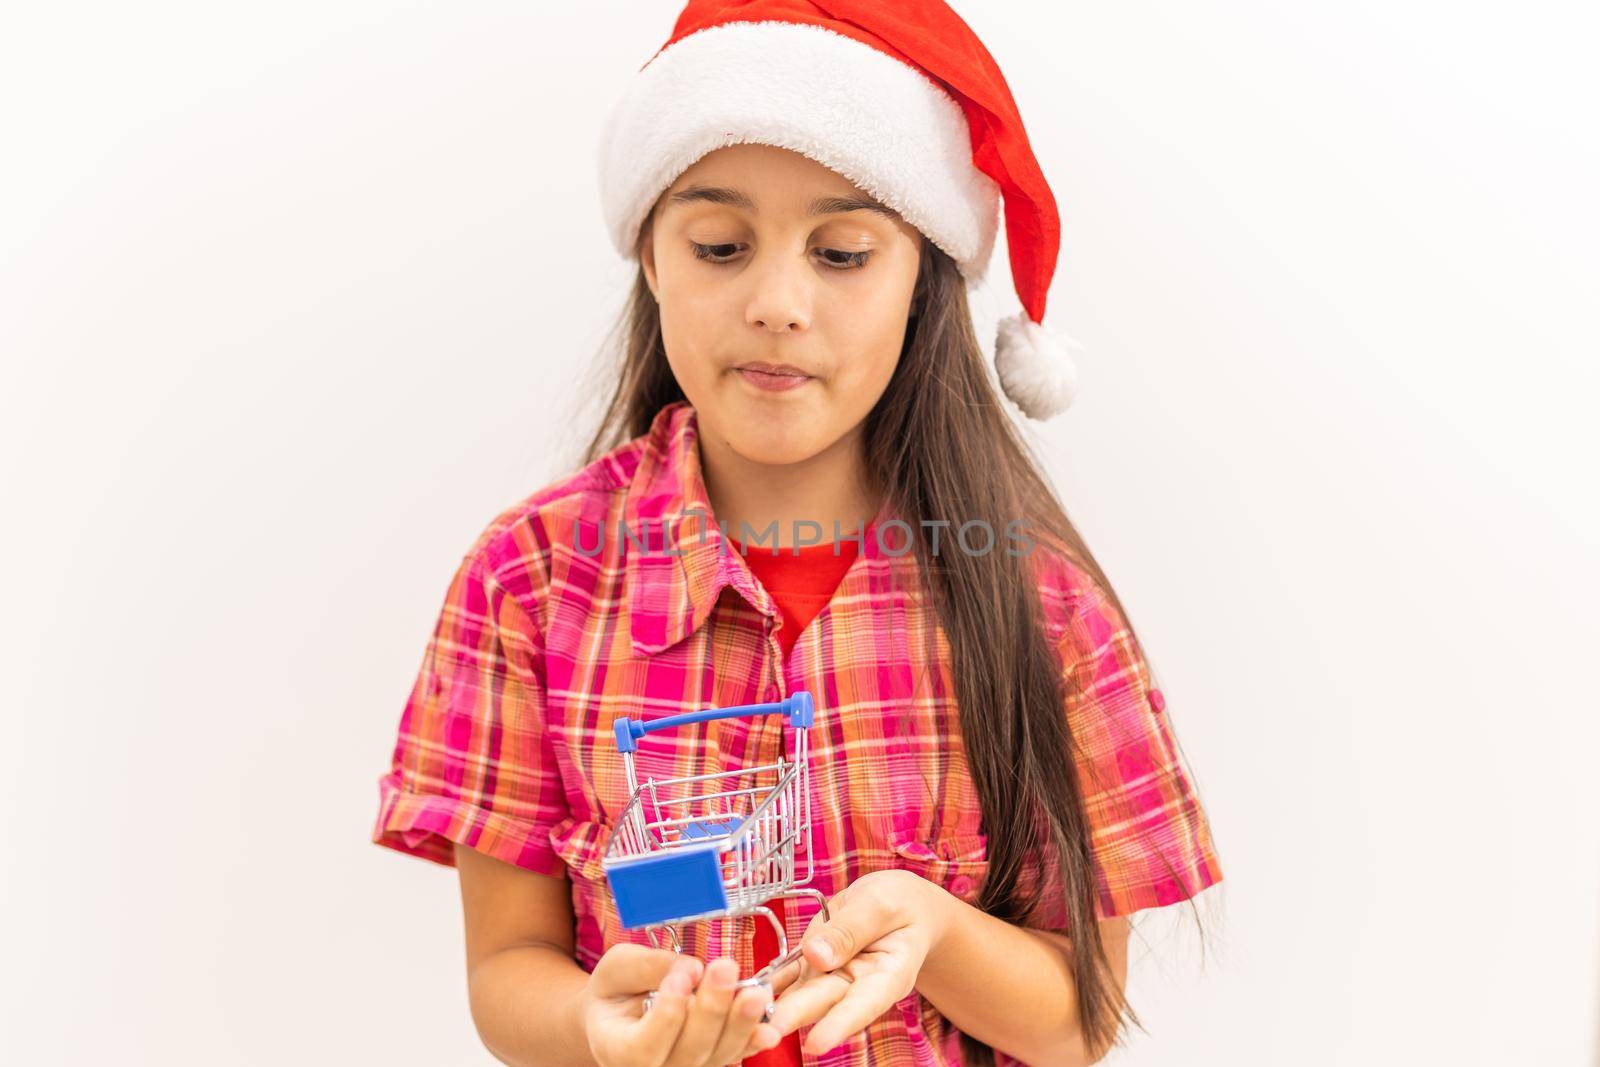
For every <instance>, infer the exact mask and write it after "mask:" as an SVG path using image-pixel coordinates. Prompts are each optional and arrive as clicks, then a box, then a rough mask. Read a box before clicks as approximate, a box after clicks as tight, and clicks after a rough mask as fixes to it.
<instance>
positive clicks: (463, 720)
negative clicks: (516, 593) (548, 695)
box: [372, 553, 567, 875]
mask: <svg viewBox="0 0 1600 1067" xmlns="http://www.w3.org/2000/svg"><path fill="white" fill-rule="evenodd" d="M544 694H545V691H544V665H543V638H542V636H541V635H540V634H539V632H538V629H537V627H536V626H535V623H534V621H533V619H532V618H531V617H530V615H529V613H528V611H527V610H525V609H524V607H523V606H522V605H521V604H519V603H518V601H517V600H516V599H515V598H514V597H513V596H511V595H510V594H508V593H507V592H506V591H505V590H504V589H502V588H501V587H500V586H499V585H497V584H496V583H495V581H494V579H493V576H492V574H490V573H489V571H488V569H487V568H486V566H485V564H484V561H483V559H482V556H481V555H479V554H476V553H474V554H472V555H469V556H467V557H466V558H465V559H463V560H462V562H461V565H460V566H459V567H458V568H457V570H456V573H455V576H454V577H453V578H452V580H451V582H450V588H449V591H448V593H447V594H446V596H445V602H444V606H443V608H442V609H441V611H440V613H439V618H438V621H437V623H436V624H435V626H434V630H433V635H432V637H431V638H430V640H429V641H428V644H427V648H426V651H425V652H424V654H423V659H422V666H421V668H420V670H419V671H418V672H417V677H416V680H415V682H414V683H413V685H412V689H411V695H410V697H409V698H408V699H407V701H406V704H405V708H404V710H403V712H402V713H401V716H400V728H399V735H398V738H397V739H396V742H395V747H394V755H393V758H392V761H391V765H390V769H389V772H388V773H387V774H385V775H384V776H383V777H382V778H380V779H379V783H378V785H379V798H380V799H379V808H378V818H377V822H376V824H375V825H374V827H373V830H372V840H373V841H374V842H376V843H377V844H380V845H383V846H385V847H387V848H392V849H395V850H396V851H399V852H404V853H408V854H410V855H413V856H420V857H422V858H424V859H428V860H432V861H434V862H436V863H441V864H444V865H445V866H454V865H455V856H454V845H455V844H457V843H459V844H462V845H466V846H468V847H470V848H474V849H476V850H478V851H480V852H484V853H487V854H488V855H490V856H493V857H495V858H496V859H500V860H504V861H505V862H507V863H512V864H515V865H517V866H519V867H524V868H527V869H528V870H531V871H536V872H538V873H540V874H549V875H557V874H561V873H563V872H564V870H565V867H564V865H563V863H562V861H561V858H560V857H559V856H558V855H557V854H556V852H555V850H554V849H553V848H552V846H551V843H550V830H551V828H552V827H553V826H554V825H555V824H556V823H558V822H560V821H561V820H562V819H563V818H565V817H566V815H567V805H566V801H565V793H564V791H563V788H562V783H561V778H560V774H559V771H558V769H557V764H556V759H555V754H554V752H553V751H552V747H551V742H550V731H549V730H548V724H547V723H546V720H545V695H544Z"/></svg>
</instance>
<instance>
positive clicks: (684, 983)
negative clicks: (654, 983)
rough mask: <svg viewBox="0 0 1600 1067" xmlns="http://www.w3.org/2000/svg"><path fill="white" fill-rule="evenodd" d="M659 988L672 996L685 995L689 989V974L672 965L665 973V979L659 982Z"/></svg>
mask: <svg viewBox="0 0 1600 1067" xmlns="http://www.w3.org/2000/svg"><path fill="white" fill-rule="evenodd" d="M661 988H662V989H663V990H665V991H666V992H668V993H671V994H672V995H673V996H677V997H682V996H687V995H688V993H689V989H690V982H689V976H688V975H687V974H685V973H684V972H683V971H682V970H680V969H678V968H676V967H674V968H673V969H672V971H671V972H670V973H669V974H668V975H667V980H666V981H665V982H662V983H661Z"/></svg>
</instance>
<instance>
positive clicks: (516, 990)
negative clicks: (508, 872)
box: [468, 945, 596, 1067]
mask: <svg viewBox="0 0 1600 1067" xmlns="http://www.w3.org/2000/svg"><path fill="white" fill-rule="evenodd" d="M588 981H589V976H588V974H587V973H585V972H584V970H583V968H582V967H579V966H578V964H577V961H575V960H574V959H573V958H572V957H571V956H568V955H566V954H565V953H563V952H561V951H559V950H557V949H555V948H551V947H546V946H542V945H517V946H515V947H512V948H507V949H503V950H501V951H499V952H496V953H495V954H494V955H492V956H489V957H487V958H485V959H484V960H483V961H482V962H481V963H479V964H478V966H477V967H476V968H475V969H474V970H473V972H472V975H471V976H470V978H469V981H468V990H469V997H470V999H471V1004H472V1021H473V1023H474V1025H475V1026H476V1027H477V1029H478V1037H479V1038H480V1039H482V1041H483V1044H484V1047H485V1048H487V1049H488V1050H489V1051H490V1052H491V1053H492V1054H493V1055H494V1057H495V1058H496V1059H498V1060H499V1061H500V1062H501V1063H506V1064H510V1065H511V1067H596V1063H595V1059H594V1055H593V1054H592V1053H591V1052H590V1051H589V1039H588V1037H587V1036H586V1035H585V1033H584V1027H583V1016H582V1004H583V990H584V987H585V986H586V985H587V984H588Z"/></svg>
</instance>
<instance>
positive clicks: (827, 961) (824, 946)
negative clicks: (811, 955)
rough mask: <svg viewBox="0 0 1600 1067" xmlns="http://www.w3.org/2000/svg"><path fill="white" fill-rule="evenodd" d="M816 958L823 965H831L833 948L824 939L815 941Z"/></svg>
mask: <svg viewBox="0 0 1600 1067" xmlns="http://www.w3.org/2000/svg"><path fill="white" fill-rule="evenodd" d="M817 959H819V960H821V961H822V965H823V966H824V967H832V966H833V949H832V947H831V946H829V944H828V943H827V942H826V941H819V942H818V943H817Z"/></svg>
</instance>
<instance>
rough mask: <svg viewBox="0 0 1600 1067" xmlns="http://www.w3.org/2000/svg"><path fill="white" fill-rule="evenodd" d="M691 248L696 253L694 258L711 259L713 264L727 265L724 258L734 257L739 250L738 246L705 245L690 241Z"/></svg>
mask: <svg viewBox="0 0 1600 1067" xmlns="http://www.w3.org/2000/svg"><path fill="white" fill-rule="evenodd" d="M689 248H690V250H691V251H693V252H694V258H696V259H709V260H711V261H712V262H713V263H725V262H727V260H726V259H724V258H723V257H724V256H732V255H734V254H735V253H736V252H737V251H738V250H739V246H738V245H736V244H734V245H703V244H700V243H699V242H698V241H690V242H689Z"/></svg>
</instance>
